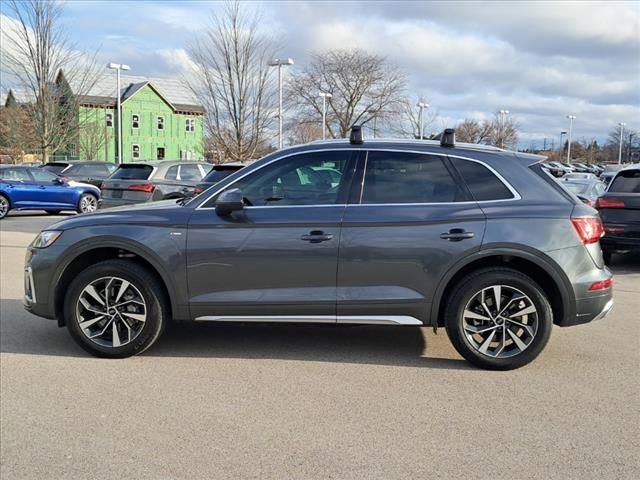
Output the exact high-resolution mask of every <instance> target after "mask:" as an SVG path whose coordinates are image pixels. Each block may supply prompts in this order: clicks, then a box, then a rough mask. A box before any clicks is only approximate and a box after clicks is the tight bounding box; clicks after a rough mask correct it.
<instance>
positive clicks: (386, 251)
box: [24, 127, 613, 370]
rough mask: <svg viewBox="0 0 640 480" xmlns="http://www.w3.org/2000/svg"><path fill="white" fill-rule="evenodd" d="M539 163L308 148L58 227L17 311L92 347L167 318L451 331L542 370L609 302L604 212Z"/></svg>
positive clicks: (511, 361)
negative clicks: (551, 342)
mask: <svg viewBox="0 0 640 480" xmlns="http://www.w3.org/2000/svg"><path fill="white" fill-rule="evenodd" d="M543 160H544V158H543V157H539V156H533V155H527V154H521V153H515V152H510V151H505V150H501V149H497V148H493V147H483V146H477V145H468V144H456V143H455V140H454V132H453V131H452V130H446V131H445V132H444V133H443V134H442V139H441V141H440V142H436V141H424V140H423V141H401V140H367V141H363V140H362V138H361V137H360V130H359V129H358V128H356V127H354V130H353V132H352V138H351V140H350V141H349V140H337V141H335V140H334V141H326V142H316V143H311V144H307V145H303V146H297V147H292V148H288V149H284V150H280V151H277V152H275V153H272V154H270V155H268V156H266V157H264V158H263V159H261V160H259V161H257V162H255V163H254V164H252V165H250V166H248V167H246V168H244V169H242V170H239V171H238V172H236V173H234V174H232V175H230V176H228V177H227V178H225V179H224V180H222V181H221V182H220V183H218V184H216V185H215V186H214V187H212V188H210V189H208V190H207V191H205V192H204V193H202V194H201V195H198V196H196V197H194V198H193V199H191V200H190V201H188V202H176V201H165V202H155V203H153V204H147V205H139V206H136V207H130V208H127V209H124V208H123V209H114V210H106V211H98V212H96V213H93V214H90V215H83V216H80V217H74V218H69V219H65V220H63V221H61V222H59V223H57V224H55V225H52V226H51V227H50V228H48V229H47V230H45V231H43V232H41V233H40V235H39V236H38V237H37V238H36V239H35V240H34V242H33V243H32V244H31V246H30V247H29V248H28V252H27V257H26V262H25V297H24V303H25V307H26V308H27V310H29V311H31V312H32V313H34V314H36V315H40V316H43V317H46V318H51V319H57V322H58V325H60V326H65V325H66V326H67V328H68V330H69V332H70V333H71V335H72V337H73V338H74V339H75V340H76V342H77V343H78V344H79V345H80V346H81V347H82V348H84V349H85V350H86V351H88V352H90V353H91V354H93V355H97V356H101V357H111V358H114V357H116V358H117V357H127V356H130V355H135V354H138V353H141V352H143V351H145V350H146V349H147V348H149V347H150V346H151V345H153V343H154V342H155V341H156V340H157V339H158V337H159V336H160V334H161V333H162V331H163V329H164V326H165V325H166V324H167V322H168V321H170V320H173V321H195V322H242V323H251V322H268V323H275V324H277V323H283V322H286V323H322V324H338V325H393V326H412V327H420V326H431V327H433V328H438V327H442V326H444V327H445V328H446V331H447V334H448V336H449V338H450V339H451V341H452V343H453V345H454V347H455V348H456V349H457V351H458V352H459V353H460V354H461V355H462V356H463V357H464V358H466V359H467V360H468V361H470V362H471V363H473V364H474V365H476V366H479V367H482V368H488V369H501V370H507V369H513V368H518V367H521V366H523V365H525V364H527V363H529V362H531V361H532V360H533V359H534V358H536V357H537V356H538V355H539V354H540V352H541V351H542V350H543V348H544V347H545V345H546V343H547V341H548V339H549V336H550V334H551V329H552V326H553V325H554V324H555V325H559V326H561V327H566V326H571V325H577V324H582V323H587V322H590V321H592V320H596V319H600V318H603V317H604V316H606V315H607V314H608V312H609V311H610V309H611V307H612V305H613V299H612V275H611V272H610V271H609V270H608V269H607V268H606V267H605V265H604V262H603V258H602V252H601V250H600V246H599V243H598V242H599V238H600V236H601V235H602V231H603V230H602V224H601V222H600V219H599V217H598V214H597V212H596V211H595V210H593V209H592V208H590V207H588V206H586V205H584V204H583V203H582V202H580V201H579V200H578V199H577V198H576V197H575V196H573V195H571V194H570V193H568V192H567V191H566V190H564V189H563V188H562V187H561V186H560V185H559V184H558V182H557V181H556V180H554V179H553V177H551V176H550V175H549V174H548V173H547V172H546V171H545V170H544V169H543V168H542V166H541V165H540V163H541V162H542V161H543Z"/></svg>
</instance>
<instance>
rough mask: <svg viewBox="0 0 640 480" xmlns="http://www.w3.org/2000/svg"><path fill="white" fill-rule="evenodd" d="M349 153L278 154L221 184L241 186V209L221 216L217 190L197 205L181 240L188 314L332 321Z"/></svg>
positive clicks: (351, 165)
mask: <svg viewBox="0 0 640 480" xmlns="http://www.w3.org/2000/svg"><path fill="white" fill-rule="evenodd" d="M355 156H356V155H355V154H353V153H352V152H351V151H348V150H341V151H335V152H334V151H323V152H311V153H297V154H292V155H290V156H288V157H283V158H282V159H280V160H277V161H275V162H273V163H271V164H267V165H266V166H264V167H262V168H261V169H258V170H256V171H253V172H251V173H250V174H248V175H247V176H245V177H241V178H239V179H238V180H237V181H236V182H234V183H232V184H230V185H228V186H227V187H225V188H226V189H227V190H230V189H239V190H240V191H241V192H242V195H243V197H244V202H245V205H246V206H245V208H244V209H243V210H240V211H237V212H234V213H232V214H231V215H228V216H220V215H218V214H217V213H216V211H215V200H216V198H215V197H213V198H211V199H210V200H208V201H207V202H206V203H205V204H204V205H203V206H202V207H201V208H199V209H197V210H196V211H195V212H194V214H193V216H192V218H191V220H190V225H189V237H188V241H187V248H188V251H187V275H188V281H189V297H190V306H191V313H192V316H193V317H194V318H197V317H203V316H207V317H216V318H218V317H220V316H243V317H251V318H254V319H255V318H256V317H257V318H260V317H263V316H280V317H282V316H297V318H298V319H300V318H302V317H309V316H313V317H316V319H317V317H318V316H321V317H322V321H335V315H336V275H337V269H338V246H339V242H340V222H341V220H342V216H343V214H344V210H345V204H346V195H347V194H348V192H349V188H350V184H351V181H352V178H353V173H354V171H355ZM332 174H333V177H332Z"/></svg>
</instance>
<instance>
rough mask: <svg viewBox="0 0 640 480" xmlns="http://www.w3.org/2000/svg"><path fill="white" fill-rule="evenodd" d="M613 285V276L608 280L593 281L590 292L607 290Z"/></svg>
mask: <svg viewBox="0 0 640 480" xmlns="http://www.w3.org/2000/svg"><path fill="white" fill-rule="evenodd" d="M612 286H613V277H611V278H607V279H606V280H601V281H599V282H593V283H592V284H591V286H590V287H589V291H590V292H595V291H598V290H606V289H607V288H611V287H612Z"/></svg>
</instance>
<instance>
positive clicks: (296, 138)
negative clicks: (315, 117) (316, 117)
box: [285, 118, 322, 145]
mask: <svg viewBox="0 0 640 480" xmlns="http://www.w3.org/2000/svg"><path fill="white" fill-rule="evenodd" d="M321 123H322V122H321V121H320V122H318V121H305V120H300V119H298V118H296V119H294V120H292V121H291V122H288V123H287V125H286V129H285V131H286V132H287V137H288V140H289V145H300V144H303V143H309V142H313V141H314V140H318V139H320V138H322V125H321Z"/></svg>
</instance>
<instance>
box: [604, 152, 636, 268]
mask: <svg viewBox="0 0 640 480" xmlns="http://www.w3.org/2000/svg"><path fill="white" fill-rule="evenodd" d="M596 208H597V209H598V210H599V211H600V216H601V217H602V221H603V222H604V232H605V234H604V237H603V238H602V240H601V243H602V250H603V251H604V258H605V261H606V262H607V263H609V262H610V261H611V255H612V254H613V253H617V252H619V253H634V254H639V253H640V164H638V165H631V166H628V167H625V168H623V169H621V170H619V171H618V172H617V173H616V174H615V176H614V177H613V180H611V184H610V185H609V189H608V190H607V192H606V193H605V194H604V195H602V196H601V197H600V198H598V200H597V201H596Z"/></svg>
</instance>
